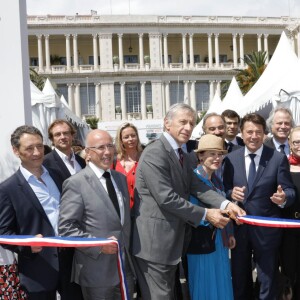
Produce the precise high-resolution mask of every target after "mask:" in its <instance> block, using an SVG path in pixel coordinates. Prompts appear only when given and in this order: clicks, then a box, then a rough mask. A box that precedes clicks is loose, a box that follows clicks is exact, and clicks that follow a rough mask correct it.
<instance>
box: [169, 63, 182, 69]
mask: <svg viewBox="0 0 300 300" xmlns="http://www.w3.org/2000/svg"><path fill="white" fill-rule="evenodd" d="M169 67H170V70H182V68H183V65H182V63H171V64H169Z"/></svg>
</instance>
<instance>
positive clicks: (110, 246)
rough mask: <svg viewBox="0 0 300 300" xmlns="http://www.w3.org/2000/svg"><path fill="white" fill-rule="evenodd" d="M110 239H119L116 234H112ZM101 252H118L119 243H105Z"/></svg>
mask: <svg viewBox="0 0 300 300" xmlns="http://www.w3.org/2000/svg"><path fill="white" fill-rule="evenodd" d="M108 239H111V240H115V241H117V239H116V238H115V237H114V236H111V237H109V238H108ZM101 253H103V254H116V253H118V245H117V244H108V245H104V246H102V247H101Z"/></svg>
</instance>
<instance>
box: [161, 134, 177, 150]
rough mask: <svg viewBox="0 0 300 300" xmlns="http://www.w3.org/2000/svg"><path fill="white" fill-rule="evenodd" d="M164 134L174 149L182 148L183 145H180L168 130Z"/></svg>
mask: <svg viewBox="0 0 300 300" xmlns="http://www.w3.org/2000/svg"><path fill="white" fill-rule="evenodd" d="M163 135H164V136H165V138H166V139H167V141H168V142H169V143H170V145H171V147H172V149H174V150H177V149H178V148H181V147H179V146H178V144H177V142H176V141H175V139H174V138H173V137H172V136H171V135H170V134H169V133H168V132H166V131H164V132H163Z"/></svg>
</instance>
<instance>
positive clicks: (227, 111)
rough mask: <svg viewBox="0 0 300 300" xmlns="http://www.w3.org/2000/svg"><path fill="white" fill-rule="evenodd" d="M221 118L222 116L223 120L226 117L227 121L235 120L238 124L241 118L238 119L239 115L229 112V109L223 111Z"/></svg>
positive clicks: (232, 111)
mask: <svg viewBox="0 0 300 300" xmlns="http://www.w3.org/2000/svg"><path fill="white" fill-rule="evenodd" d="M221 116H222V117H223V118H225V117H226V118H229V119H234V118H237V119H238V122H239V123H240V121H241V118H240V116H239V114H238V113H237V112H236V111H234V110H231V109H226V110H224V111H223V112H222V114H221Z"/></svg>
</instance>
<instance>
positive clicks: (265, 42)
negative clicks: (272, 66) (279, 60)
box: [264, 34, 269, 64]
mask: <svg viewBox="0 0 300 300" xmlns="http://www.w3.org/2000/svg"><path fill="white" fill-rule="evenodd" d="M268 36H269V35H268V34H264V51H265V52H266V64H268V63H269V46H268Z"/></svg>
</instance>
